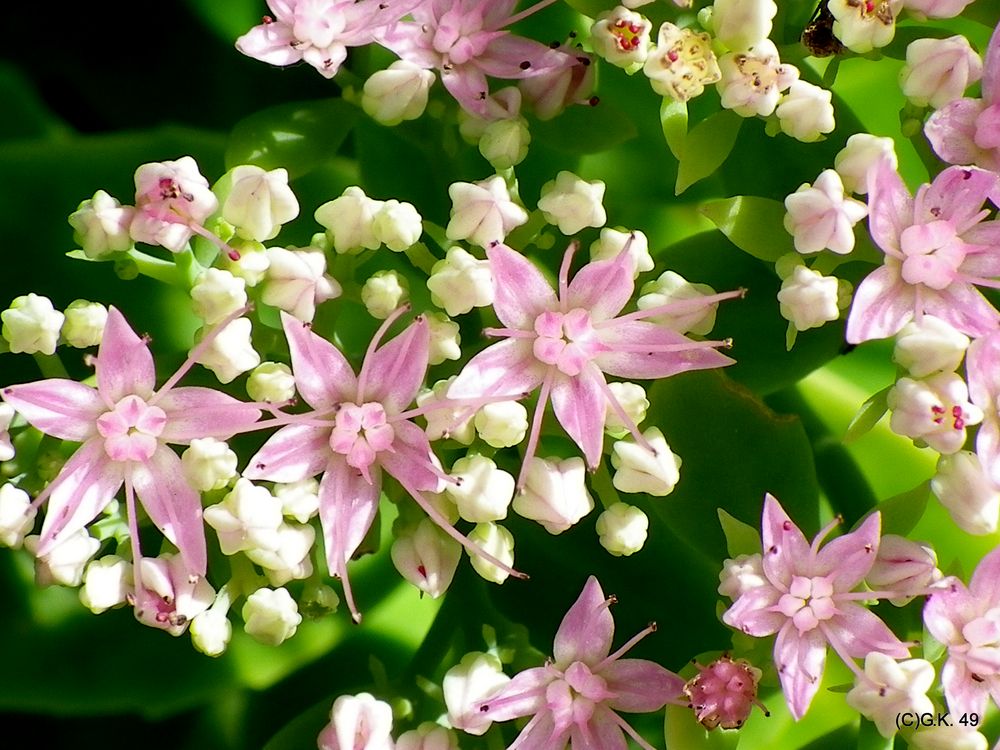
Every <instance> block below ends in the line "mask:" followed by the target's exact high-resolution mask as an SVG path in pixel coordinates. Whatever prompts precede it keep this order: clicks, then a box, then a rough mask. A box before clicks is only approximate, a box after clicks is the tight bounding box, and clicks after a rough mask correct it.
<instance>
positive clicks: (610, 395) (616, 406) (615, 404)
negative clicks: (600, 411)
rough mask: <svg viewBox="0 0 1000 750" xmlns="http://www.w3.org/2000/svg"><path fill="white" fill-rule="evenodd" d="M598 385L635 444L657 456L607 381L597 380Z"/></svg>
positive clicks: (654, 449)
mask: <svg viewBox="0 0 1000 750" xmlns="http://www.w3.org/2000/svg"><path fill="white" fill-rule="evenodd" d="M597 383H598V385H600V387H601V390H602V391H603V392H604V397H605V398H606V399H607V400H608V403H609V404H611V408H612V409H613V410H614V412H615V414H616V415H617V416H618V419H620V420H621V421H622V424H624V425H625V427H626V428H628V431H629V433H630V434H631V435H632V438H633V439H634V440H635V442H636V443H637V444H638V445H641V446H642V447H643V448H645V449H646V450H648V451H649V452H650V453H651V454H653V455H654V456H655V455H656V453H657V451H656V448H654V447H653V446H652V444H651V443H650V442H649V441H648V440H646V436H645V435H643V434H642V433H641V432H640V431H639V425H637V424H636V423H635V422H634V421H633V420H632V417H630V416H629V415H628V412H626V411H625V409H624V407H622V405H621V402H619V401H618V399H617V398H616V397H615V392H614V391H612V390H611V388H610V387H609V386H608V383H607V381H606V380H605V379H604V378H603V377H600V378H598V379H597Z"/></svg>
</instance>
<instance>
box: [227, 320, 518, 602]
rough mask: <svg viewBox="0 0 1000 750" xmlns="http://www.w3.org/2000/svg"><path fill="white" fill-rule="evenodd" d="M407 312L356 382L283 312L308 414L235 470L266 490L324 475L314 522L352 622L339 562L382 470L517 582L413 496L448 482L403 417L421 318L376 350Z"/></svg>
mask: <svg viewBox="0 0 1000 750" xmlns="http://www.w3.org/2000/svg"><path fill="white" fill-rule="evenodd" d="M406 309H407V308H405V307H401V308H399V309H398V310H397V311H396V312H395V313H393V314H392V315H390V316H389V317H388V318H387V319H386V320H385V322H383V324H382V327H381V328H380V329H379V330H378V332H377V333H376V334H375V337H374V338H373V339H372V342H371V344H370V345H369V347H368V352H367V353H366V354H365V359H364V362H363V363H362V365H361V371H360V373H359V374H358V375H357V376H355V374H354V370H353V369H352V368H351V365H350V364H349V363H348V361H347V360H346V359H345V358H344V355H343V354H341V353H340V352H339V351H338V350H337V349H336V347H334V346H333V344H331V343H329V342H328V341H326V340H324V339H322V338H321V337H320V336H318V335H317V334H315V333H313V332H312V331H311V330H310V328H309V324H307V323H302V322H301V321H298V320H296V319H295V318H293V317H292V316H290V315H288V314H286V313H282V323H283V325H284V329H285V336H286V337H287V338H288V346H289V349H290V351H291V358H292V370H293V372H294V375H295V384H296V388H297V389H298V392H299V394H301V396H302V399H303V400H304V401H305V402H306V403H307V404H309V406H311V407H312V408H313V411H311V412H308V413H306V414H299V415H289V416H287V417H286V419H287V420H288V421H289V422H290V424H288V425H287V426H285V427H283V428H282V429H280V430H278V432H276V433H275V434H274V435H272V436H271V437H270V439H268V441H267V442H266V443H265V444H264V446H263V447H262V448H261V449H260V451H259V452H258V453H257V454H256V455H255V456H254V457H253V458H251V459H250V461H249V462H248V464H247V468H246V470H245V471H244V472H243V476H244V477H245V478H247V479H264V480H268V481H272V482H298V481H301V480H303V479H307V478H308V477H312V476H316V475H317V474H322V475H323V478H322V481H321V483H320V488H319V516H320V523H321V524H322V526H323V534H324V539H325V542H326V559H327V565H328V568H329V570H330V573H331V574H332V575H335V576H337V577H339V578H340V579H341V581H342V583H343V585H344V594H345V598H346V599H347V603H348V606H349V607H350V609H351V613H352V615H353V617H354V619H355V620H356V621H360V619H361V615H360V614H359V613H358V610H357V607H356V606H355V604H354V596H353V593H352V591H351V586H350V582H349V580H348V578H347V561H348V560H350V559H351V556H352V555H353V554H354V553H355V551H356V550H357V549H358V546H359V545H360V544H361V542H362V540H363V539H364V538H365V535H366V534H367V533H368V530H369V529H370V528H371V525H372V523H373V522H374V520H375V514H376V513H377V512H378V500H379V494H380V492H381V488H382V471H383V470H385V471H386V472H387V473H388V474H389V475H390V476H392V477H394V478H395V479H396V480H397V481H398V482H399V483H400V484H401V485H402V486H403V489H405V490H406V491H407V492H408V493H409V494H410V495H411V496H412V497H413V499H414V500H415V501H416V502H417V504H418V505H419V506H420V507H421V508H423V510H424V511H425V512H426V513H427V515H428V516H430V518H431V520H433V521H434V522H435V523H436V524H438V526H440V527H441V528H442V529H443V530H444V531H445V532H446V533H448V534H449V535H450V536H451V537H452V538H454V539H455V540H456V541H458V542H460V543H461V544H462V545H464V546H465V547H466V549H468V550H469V551H470V552H471V553H472V554H476V555H480V556H482V557H484V558H485V559H487V560H488V561H489V562H491V563H493V564H494V565H498V566H500V567H502V568H503V569H504V570H506V571H507V572H508V573H511V574H512V575H517V576H522V577H523V574H521V573H518V572H517V571H514V570H513V569H511V568H510V566H508V565H504V564H503V563H501V562H500V561H499V560H497V559H496V558H495V557H493V556H492V555H489V554H488V553H486V552H484V551H483V550H482V549H480V548H479V547H478V546H477V545H476V544H474V543H473V542H471V541H470V540H469V539H468V538H466V537H465V536H464V535H463V534H461V533H459V532H458V531H456V530H455V529H454V528H453V527H452V526H451V524H449V523H448V521H447V520H446V519H445V518H444V517H443V516H442V515H441V514H440V513H439V512H438V511H437V510H436V508H435V507H434V506H433V505H432V504H431V502H430V501H429V500H427V499H426V498H425V497H424V495H423V494H422V493H424V492H437V491H438V489H439V486H440V485H439V483H440V482H442V481H449V480H450V478H449V477H448V476H447V474H445V473H444V471H443V470H442V469H441V468H440V466H439V464H438V462H437V459H436V457H435V456H434V454H433V452H432V451H431V447H430V443H429V441H428V439H427V436H426V434H425V433H424V431H423V430H422V429H421V428H420V427H418V426H417V425H416V424H414V423H413V421H412V418H413V417H414V416H416V415H417V414H419V413H421V411H422V410H421V409H413V410H409V411H407V407H409V406H410V404H411V403H412V402H413V400H414V398H415V397H416V395H417V391H419V390H420V386H421V385H422V383H423V380H424V374H425V373H426V371H427V356H428V348H429V346H430V334H429V331H428V325H427V320H426V318H424V317H419V318H417V319H416V320H415V321H414V322H413V323H411V324H410V325H409V326H408V327H407V328H406V329H405V330H404V331H403V332H402V333H401V334H399V335H398V336H396V338H394V339H393V340H392V341H390V342H389V343H387V344H385V345H384V346H381V347H379V343H380V342H381V340H382V338H383V337H384V335H385V333H386V331H388V329H389V326H390V325H392V323H393V322H395V321H396V320H397V319H398V318H399V316H400V315H402V314H403V313H404V312H405V311H406Z"/></svg>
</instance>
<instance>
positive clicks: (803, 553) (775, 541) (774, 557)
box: [761, 493, 812, 590]
mask: <svg viewBox="0 0 1000 750" xmlns="http://www.w3.org/2000/svg"><path fill="white" fill-rule="evenodd" d="M761 541H762V542H763V545H764V548H763V549H764V559H763V565H764V574H765V575H766V576H767V577H768V579H770V581H771V582H772V583H773V584H775V585H777V586H781V587H783V588H785V589H786V590H787V588H788V586H789V584H790V583H791V581H792V576H793V575H803V574H806V575H808V571H809V568H810V567H811V566H810V562H811V561H812V552H811V551H810V549H809V542H807V541H806V538H805V536H804V535H803V534H802V532H801V531H800V530H799V527H798V526H796V525H795V523H794V522H793V521H792V519H791V518H789V517H788V514H787V513H785V509H784V508H782V507H781V503H779V502H778V500H777V498H775V497H774V496H773V495H771V494H770V493H768V494H767V495H766V496H765V497H764V511H763V513H762V516H761Z"/></svg>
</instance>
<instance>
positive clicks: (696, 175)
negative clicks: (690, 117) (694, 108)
mask: <svg viewBox="0 0 1000 750" xmlns="http://www.w3.org/2000/svg"><path fill="white" fill-rule="evenodd" d="M742 126H743V118H742V117H740V116H739V115H738V114H736V113H735V112H730V111H729V110H723V111H721V112H716V113H715V114H714V115H712V116H711V117H709V118H707V119H705V120H702V121H701V122H699V123H698V124H697V125H695V127H694V128H693V129H692V130H691V132H689V133H688V134H687V138H686V139H685V143H684V154H683V158H682V159H681V160H680V165H679V166H678V168H677V185H676V186H675V187H674V194H675V195H680V194H681V193H683V192H684V191H685V190H687V189H688V188H689V187H691V186H692V185H693V184H694V183H696V182H698V181H699V180H702V179H704V178H705V177H708V176H709V175H710V174H712V173H713V172H715V170H717V169H718V168H719V167H721V166H722V163H723V162H724V161H725V160H726V159H727V158H728V157H729V154H730V152H731V151H732V150H733V146H735V145H736V137H737V136H738V135H739V134H740V128H741V127H742Z"/></svg>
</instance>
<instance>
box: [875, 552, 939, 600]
mask: <svg viewBox="0 0 1000 750" xmlns="http://www.w3.org/2000/svg"><path fill="white" fill-rule="evenodd" d="M941 578H942V574H941V571H940V570H938V568H937V555H936V554H935V553H934V550H933V548H931V547H929V546H928V545H926V544H919V543H917V542H911V541H910V540H909V539H906V538H905V537H901V536H896V535H895V534H886V535H885V536H883V537H882V540H881V541H880V542H879V547H878V556H877V557H876V558H875V564H874V565H872V569H871V570H870V571H869V572H868V577H867V578H866V580H867V581H868V585H869V586H871V587H872V588H873V589H875V590H876V591H893V592H897V593H898V596H896V597H893V598H892V599H890V600H889V601H891V602H892V603H893V604H895V605H896V606H902V605H904V604H906V603H907V602H909V601H910V600H911V599H912V598H913V597H914V596H919V595H920V594H923V593H925V592H926V591H927V587H928V586H930V585H931V584H933V583H935V582H936V581H939V580H941Z"/></svg>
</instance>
